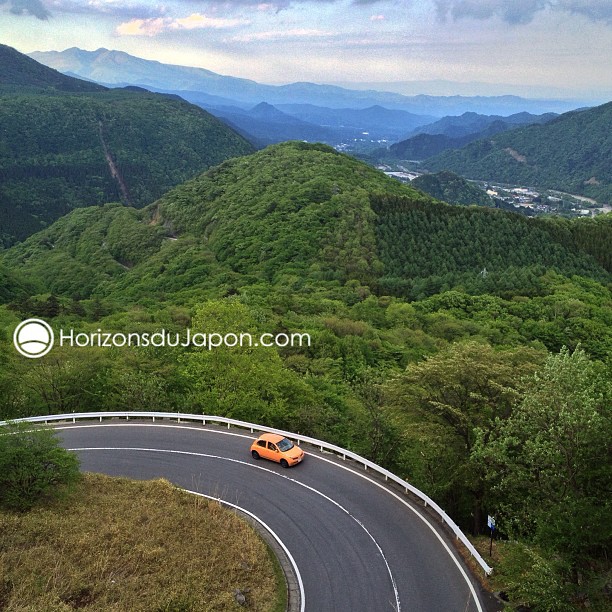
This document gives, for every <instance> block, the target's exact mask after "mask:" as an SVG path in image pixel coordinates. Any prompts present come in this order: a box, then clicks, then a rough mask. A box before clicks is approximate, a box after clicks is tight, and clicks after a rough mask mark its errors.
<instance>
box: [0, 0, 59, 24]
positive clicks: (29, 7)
mask: <svg viewBox="0 0 612 612" xmlns="http://www.w3.org/2000/svg"><path fill="white" fill-rule="evenodd" d="M3 4H10V11H11V13H13V15H33V16H34V17H36V18H38V19H42V20H45V19H49V17H50V16H51V13H50V12H49V11H48V10H47V8H46V7H45V5H44V4H43V3H42V2H41V0H0V5H3Z"/></svg>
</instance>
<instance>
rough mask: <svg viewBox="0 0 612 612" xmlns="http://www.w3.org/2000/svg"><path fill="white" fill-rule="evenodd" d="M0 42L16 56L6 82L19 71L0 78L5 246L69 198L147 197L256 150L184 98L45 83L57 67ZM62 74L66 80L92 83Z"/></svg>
mask: <svg viewBox="0 0 612 612" xmlns="http://www.w3.org/2000/svg"><path fill="white" fill-rule="evenodd" d="M2 52H3V53H4V54H7V55H8V56H9V59H11V61H10V62H9V63H8V64H6V65H5V64H1V65H0V66H1V67H0V70H1V71H2V72H0V74H3V75H4V76H3V78H4V79H5V81H4V82H9V83H10V82H11V80H12V81H13V82H16V81H19V79H11V78H10V77H9V76H8V75H10V74H12V73H14V72H15V71H16V73H19V74H21V75H22V77H23V78H22V79H21V81H22V84H21V85H14V84H13V85H6V86H2V87H0V247H2V246H9V245H10V244H12V243H14V242H15V241H16V240H22V239H24V238H26V237H27V236H29V235H30V234H33V233H34V232H36V231H38V230H40V229H43V228H44V227H46V226H47V225H49V224H50V223H52V222H53V221H55V220H56V219H58V218H59V217H60V216H62V215H64V214H66V213H67V212H69V211H70V210H71V209H73V208H77V207H81V206H91V205H93V204H102V203H105V202H112V201H122V202H123V203H124V204H128V205H132V206H135V207H142V206H144V205H146V204H149V203H151V202H153V201H154V200H156V199H157V198H159V197H160V196H161V195H162V194H163V193H165V192H166V191H168V190H169V189H171V188H172V187H174V186H175V185H177V184H179V183H181V182H183V181H185V180H187V179H189V178H191V177H193V176H194V175H195V174H197V173H198V172H201V171H202V170H205V169H206V168H208V167H210V166H214V165H216V164H218V163H220V162H222V161H223V160H225V159H228V158H230V157H234V156H237V155H244V154H247V153H250V152H252V151H253V148H252V146H251V145H250V144H249V143H248V142H247V141H246V140H245V139H244V138H242V137H241V136H239V135H238V134H237V133H236V132H234V131H233V130H231V129H230V128H229V127H227V126H226V125H225V124H223V123H221V122H220V121H219V120H218V119H216V118H215V117H213V116H212V115H210V114H209V113H207V112H206V111H204V110H202V109H200V108H198V107H196V106H193V105H191V104H189V103H187V102H185V101H183V100H181V99H179V98H176V97H171V96H164V95H160V94H153V93H149V92H146V91H128V90H121V89H115V90H106V89H105V88H98V87H97V86H95V87H94V88H91V89H92V90H91V91H87V90H86V89H85V90H83V91H82V92H79V93H73V92H72V91H60V90H59V89H55V88H53V87H49V88H46V89H44V88H39V87H37V86H39V85H42V84H44V83H48V84H51V83H54V82H55V79H56V75H58V74H59V73H56V72H55V71H54V70H51V69H49V68H46V67H44V66H42V65H40V64H37V63H36V62H34V60H31V59H30V58H27V57H25V56H22V55H21V54H18V53H17V52H16V51H14V50H11V49H10V48H6V47H5V48H3V50H2ZM15 54H17V55H16V57H14V56H15ZM22 63H24V64H25V68H26V69H25V70H24V72H23V73H21V72H20V71H21V64H22ZM30 64H34V67H31V66H30ZM60 76H61V75H60ZM62 78H65V79H66V81H65V82H64V81H62V82H61V83H60V85H61V86H62V87H63V86H64V84H65V83H68V84H70V83H72V82H74V83H77V84H79V83H82V84H84V86H86V85H88V84H87V83H86V82H85V81H79V80H78V79H70V78H69V77H62ZM75 87H76V86H75ZM68 89H69V88H68ZM98 90H99V91H98Z"/></svg>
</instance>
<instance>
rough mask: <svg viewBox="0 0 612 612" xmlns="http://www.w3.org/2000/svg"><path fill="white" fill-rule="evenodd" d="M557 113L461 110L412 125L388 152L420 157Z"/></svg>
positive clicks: (403, 156) (400, 157)
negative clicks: (408, 132) (410, 132)
mask: <svg viewBox="0 0 612 612" xmlns="http://www.w3.org/2000/svg"><path fill="white" fill-rule="evenodd" d="M557 116H558V115H556V114H555V113H545V114H543V115H532V114H531V113H517V114H515V115H509V116H508V117H500V116H498V115H479V114H478V113H463V115H460V116H457V117H455V116H449V117H442V119H439V120H438V121H434V122H433V123H429V124H426V125H424V126H421V127H418V128H416V129H415V130H413V132H412V135H411V136H410V137H409V138H407V139H405V140H401V141H400V142H396V143H394V144H392V145H391V146H390V147H389V152H390V154H391V155H392V156H393V157H396V158H398V159H411V160H421V159H425V158H427V157H432V156H434V155H438V154H439V153H442V152H443V151H448V150H450V149H461V148H462V147H464V146H465V145H467V144H469V143H470V142H474V141H475V140H480V139H481V138H487V137H489V136H494V135H495V134H499V133H501V132H506V131H508V130H511V129H514V128H516V127H518V126H521V125H531V124H534V123H546V122H548V121H550V120H551V119H554V118H555V117H557Z"/></svg>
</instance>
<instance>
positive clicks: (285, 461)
mask: <svg viewBox="0 0 612 612" xmlns="http://www.w3.org/2000/svg"><path fill="white" fill-rule="evenodd" d="M280 464H281V465H282V466H283V467H284V468H288V467H289V464H288V463H287V460H286V459H281V460H280Z"/></svg>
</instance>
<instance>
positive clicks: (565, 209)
mask: <svg viewBox="0 0 612 612" xmlns="http://www.w3.org/2000/svg"><path fill="white" fill-rule="evenodd" d="M417 163H418V162H413V161H411V162H408V165H402V164H393V165H388V164H379V165H377V166H376V168H377V169H378V170H382V171H383V172H384V173H385V174H386V175H387V176H391V177H393V178H395V179H397V180H399V181H401V182H402V183H410V182H411V181H413V180H414V179H415V178H416V177H417V176H421V175H423V174H426V172H423V171H419V170H415V169H414V167H413V166H414V165H416V164H417ZM467 180H468V182H470V183H471V184H472V185H476V186H477V187H479V188H480V189H482V190H483V191H485V192H486V193H487V195H489V196H491V198H493V200H498V201H501V202H504V203H505V204H506V205H511V206H513V207H514V208H515V209H516V212H519V213H522V214H526V215H529V216H536V215H546V214H549V215H562V216H565V217H586V216H592V217H594V216H596V215H600V214H603V213H608V212H612V205H610V204H601V203H598V202H596V201H595V200H593V199H591V198H586V197H584V196H579V195H574V194H570V193H565V192H562V191H556V190H554V189H544V190H537V189H535V188H533V187H526V186H524V185H508V184H503V183H493V182H491V181H476V180H469V179H467Z"/></svg>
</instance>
